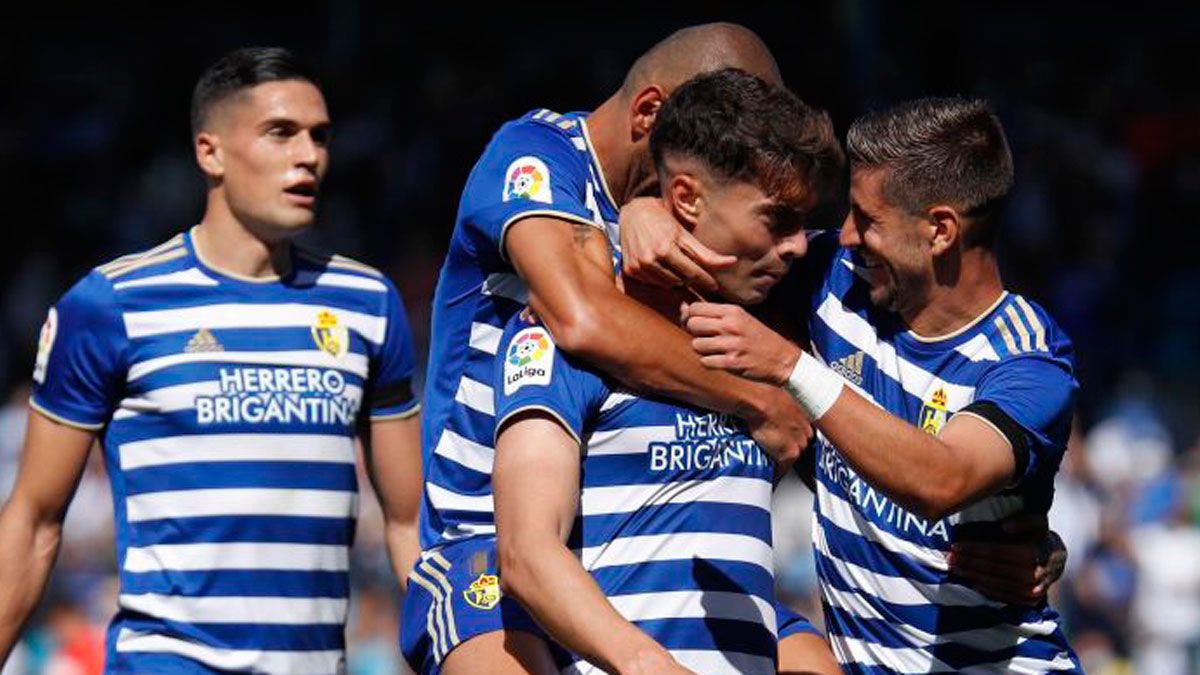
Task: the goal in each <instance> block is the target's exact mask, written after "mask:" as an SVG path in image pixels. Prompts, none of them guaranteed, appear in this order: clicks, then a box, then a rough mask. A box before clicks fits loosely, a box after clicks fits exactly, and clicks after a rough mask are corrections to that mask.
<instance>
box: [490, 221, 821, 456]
mask: <svg viewBox="0 0 1200 675" xmlns="http://www.w3.org/2000/svg"><path fill="white" fill-rule="evenodd" d="M505 249H506V251H507V254H508V256H509V258H510V260H511V261H512V263H513V266H514V267H515V268H516V269H517V272H518V273H519V274H520V275H521V277H522V278H523V279H524V280H525V281H526V283H527V284H528V286H529V289H530V304H531V305H532V306H533V308H534V310H535V311H536V312H537V314H538V316H539V317H540V318H541V320H542V321H543V322H545V324H546V326H547V328H549V329H550V332H551V333H552V334H553V335H554V337H555V341H556V342H557V344H558V345H559V347H560V348H561V349H562V350H563V351H565V352H567V353H569V354H572V355H575V356H577V357H579V358H581V359H583V360H585V361H587V362H588V363H591V364H592V365H594V366H595V367H597V368H599V369H600V370H602V371H603V372H605V373H607V374H609V375H610V376H612V377H614V378H616V379H618V380H620V381H621V382H622V383H624V384H625V385H627V386H629V387H631V388H633V389H635V390H637V391H641V392H650V393H654V394H658V395H662V396H667V397H670V398H674V399H679V400H683V401H687V402H689V403H692V404H694V405H698V406H701V407H704V408H709V409H713V410H717V411H720V412H726V413H732V414H736V415H738V416H740V417H742V418H743V419H745V420H746V421H747V422H748V423H749V424H750V427H751V431H752V432H753V434H754V437H755V439H756V440H758V441H759V443H760V444H762V445H763V446H764V447H765V448H766V449H767V450H768V451H770V452H771V453H772V454H773V455H774V456H776V458H783V459H788V458H794V457H796V456H797V455H798V454H799V451H800V449H801V448H803V447H804V445H805V443H806V442H807V439H808V438H809V436H810V435H811V429H810V427H809V425H808V423H807V421H806V420H805V419H804V417H803V415H802V413H801V412H800V411H799V409H798V408H797V407H796V406H795V405H794V403H793V402H792V401H791V400H789V399H788V397H787V396H786V395H784V396H781V395H780V394H781V393H782V392H780V391H779V390H778V389H777V388H775V387H769V386H763V385H762V384H759V383H755V382H750V381H747V380H745V379H743V378H740V377H736V376H733V375H729V374H726V373H719V372H713V371H712V370H709V369H707V368H705V367H703V366H702V365H701V363H700V361H699V359H698V358H697V357H696V355H695V353H693V351H692V349H691V346H690V340H689V337H688V335H687V334H686V333H685V332H684V331H683V330H681V329H680V328H679V327H678V326H676V325H673V324H672V323H671V322H669V321H667V320H666V319H664V318H663V317H662V316H660V315H659V314H657V313H655V312H654V311H652V310H650V309H648V308H646V307H645V306H643V305H642V304H640V303H639V302H637V301H636V300H633V299H631V298H629V297H627V296H625V295H624V294H623V293H621V292H620V290H618V289H617V287H616V285H615V284H614V281H613V276H612V264H611V255H610V253H609V250H608V245H607V241H606V240H605V238H604V235H603V234H602V233H601V232H600V231H599V230H598V229H596V228H594V227H592V226H590V225H587V224H583V223H577V222H570V221H566V220H560V219H555V218H548V217H536V216H535V217H529V218H526V219H523V220H520V221H518V222H516V223H515V224H513V225H512V226H511V228H510V230H509V232H508V234H507V236H506V239H505Z"/></svg>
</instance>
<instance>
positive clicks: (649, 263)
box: [620, 197, 737, 292]
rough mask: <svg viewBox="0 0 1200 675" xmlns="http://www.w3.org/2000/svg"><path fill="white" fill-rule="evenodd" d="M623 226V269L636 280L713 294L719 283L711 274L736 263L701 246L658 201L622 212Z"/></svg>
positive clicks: (639, 202) (636, 203)
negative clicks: (686, 287) (710, 271)
mask: <svg viewBox="0 0 1200 675" xmlns="http://www.w3.org/2000/svg"><path fill="white" fill-rule="evenodd" d="M620 222H621V228H620V229H621V260H622V265H623V268H624V273H625V274H627V275H629V276H630V277H632V278H634V279H639V280H641V281H644V282H646V283H650V284H655V285H657V286H663V287H665V288H672V287H675V286H681V285H686V286H689V287H692V288H695V289H697V290H702V291H710V292H711V291H715V290H717V281H716V279H714V278H713V276H712V274H710V273H709V270H716V269H722V268H725V267H729V266H730V265H732V264H734V263H736V262H737V257H735V256H729V255H719V254H717V253H714V252H713V251H712V250H711V249H709V248H708V247H707V246H705V245H704V244H701V243H700V241H699V240H697V239H696V238H695V237H693V236H692V234H691V233H690V232H688V231H687V230H685V229H683V227H681V226H680V225H679V222H678V221H676V220H675V217H674V216H672V215H671V212H670V211H668V210H667V207H666V206H665V205H664V204H663V203H662V200H661V199H658V198H656V197H638V198H637V199H634V200H631V201H630V202H629V203H628V204H626V205H625V206H624V207H623V208H622V209H621V218H620Z"/></svg>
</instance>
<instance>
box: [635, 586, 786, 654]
mask: <svg viewBox="0 0 1200 675" xmlns="http://www.w3.org/2000/svg"><path fill="white" fill-rule="evenodd" d="M747 602H748V603H749V602H750V601H749V599H747ZM768 621H769V620H768V619H767V617H763V622H762V623H751V622H749V621H734V620H730V619H714V618H707V619H658V620H654V621H635V622H634V625H636V626H637V627H638V628H641V629H642V630H643V631H645V632H646V633H647V634H649V635H650V637H652V638H654V641H655V642H657V643H659V644H661V645H662V646H664V647H666V648H667V649H699V650H708V651H718V652H736V653H739V654H752V655H754V656H764V657H766V658H769V659H773V658H775V650H776V647H777V642H776V639H775V636H774V635H773V634H772V633H771V629H770V627H769V622H768Z"/></svg>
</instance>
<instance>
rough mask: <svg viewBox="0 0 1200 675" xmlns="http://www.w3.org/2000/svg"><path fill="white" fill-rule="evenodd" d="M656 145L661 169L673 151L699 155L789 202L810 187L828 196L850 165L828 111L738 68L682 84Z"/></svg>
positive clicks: (717, 169) (716, 170) (665, 109)
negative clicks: (846, 163) (846, 164)
mask: <svg viewBox="0 0 1200 675" xmlns="http://www.w3.org/2000/svg"><path fill="white" fill-rule="evenodd" d="M650 150H651V153H652V154H653V157H654V163H655V165H656V166H657V167H658V171H659V173H660V174H662V173H665V164H664V161H665V159H666V157H667V156H668V155H682V156H686V157H691V158H694V159H696V160H698V161H699V162H701V163H702V164H703V165H704V166H705V167H706V168H707V169H708V170H709V171H711V172H712V173H713V174H714V176H715V177H716V178H718V179H723V180H741V181H746V182H749V183H753V184H754V185H757V186H758V188H759V189H761V190H762V191H763V192H764V193H765V194H767V195H768V196H770V197H771V198H773V199H775V200H777V201H780V202H782V203H785V204H788V203H798V202H800V201H801V200H803V199H804V197H805V195H806V193H807V194H815V196H816V197H817V199H818V200H823V199H824V198H826V197H828V196H829V195H830V193H831V192H833V191H834V190H835V189H836V188H837V186H838V185H840V183H841V179H842V172H843V168H844V166H845V156H844V155H843V153H842V147H841V144H840V143H839V142H838V139H837V135H836V134H835V133H834V131H833V124H832V123H831V122H830V120H829V114H828V113H826V112H825V111H824V110H820V109H818V108H814V107H812V106H809V105H807V104H806V103H804V102H803V101H801V100H800V99H799V98H797V97H796V95H795V94H793V93H792V92H790V91H788V90H787V89H786V88H784V87H780V86H774V85H772V84H770V83H768V82H766V81H765V80H763V79H761V78H759V77H756V76H754V75H751V74H749V73H747V72H745V71H743V70H739V69H737V68H725V69H723V70H717V71H714V72H711V73H705V74H703V75H698V76H696V77H693V78H692V79H690V80H688V81H687V82H685V83H684V84H683V85H681V86H680V87H679V88H678V89H676V90H675V92H674V93H673V94H671V96H670V98H668V99H667V102H666V103H664V104H663V106H662V109H660V110H659V111H658V116H657V119H656V121H655V123H654V129H653V131H651V134H650Z"/></svg>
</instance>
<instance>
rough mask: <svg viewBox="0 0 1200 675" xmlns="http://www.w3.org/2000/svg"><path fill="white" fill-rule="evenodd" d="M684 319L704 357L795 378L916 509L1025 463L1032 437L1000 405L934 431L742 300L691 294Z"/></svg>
mask: <svg viewBox="0 0 1200 675" xmlns="http://www.w3.org/2000/svg"><path fill="white" fill-rule="evenodd" d="M686 324H687V327H688V330H689V331H690V332H691V333H692V334H693V335H694V336H695V339H694V341H693V346H694V348H695V349H696V351H697V352H698V353H700V354H701V355H702V361H703V362H704V363H705V364H706V365H708V366H709V367H712V368H719V369H724V370H729V371H732V372H735V373H739V374H742V375H744V376H746V377H751V378H754V379H757V380H760V381H763V382H770V383H773V384H775V385H778V386H780V387H784V386H788V387H790V388H791V389H792V392H793V396H796V397H797V399H798V400H800V401H801V403H802V404H803V405H804V406H805V407H806V409H809V410H810V411H811V412H816V413H819V419H818V420H816V421H815V422H814V423H815V424H816V426H817V428H818V429H820V430H821V431H822V433H824V434H825V436H826V437H828V438H829V440H830V442H831V443H832V444H833V445H835V446H837V448H838V450H839V451H840V452H841V453H842V455H843V456H844V457H845V458H846V460H847V461H848V462H849V463H850V464H851V466H853V467H854V469H855V471H857V472H858V474H859V475H860V476H862V477H863V478H864V479H866V480H867V481H868V482H869V483H871V484H872V485H873V486H875V487H877V488H879V489H880V490H882V491H883V492H885V493H887V494H888V495H889V496H890V497H892V499H894V500H896V502H897V503H899V504H901V505H902V506H904V507H905V508H906V509H908V510H910V511H912V512H913V513H916V514H919V515H921V516H924V517H926V518H930V519H939V518H942V517H945V516H947V515H949V514H951V513H954V512H956V511H959V510H961V509H962V508H963V507H964V506H966V505H968V504H970V503H972V502H974V501H977V500H979V499H981V498H983V497H985V496H987V495H990V494H993V493H995V492H997V491H999V490H1001V489H1003V488H1005V487H1007V486H1010V485H1012V484H1014V483H1015V482H1017V481H1018V480H1019V479H1020V478H1022V477H1023V475H1024V473H1025V471H1026V469H1027V467H1028V466H1029V462H1030V461H1031V459H1030V456H1029V447H1028V444H1026V443H1022V444H1020V445H1014V442H1013V440H1012V439H1013V438H1015V437H1019V436H1021V433H1020V430H1016V431H1011V430H1006V427H1008V426H1009V424H1010V423H1012V422H1011V420H1008V421H1006V420H1005V415H1004V414H1003V412H1002V411H999V410H998V409H997V408H996V406H991V408H988V407H986V406H984V407H981V408H980V409H979V410H974V411H972V412H974V413H975V414H958V415H955V416H954V417H953V418H952V419H951V420H950V421H949V422H948V423H947V424H946V426H945V427H944V428H943V429H942V430H941V433H939V434H938V435H937V436H933V435H930V434H927V433H925V432H924V431H922V430H920V429H918V428H917V427H915V426H913V425H912V424H909V423H908V422H906V421H904V420H901V419H900V418H898V417H896V416H894V415H892V414H890V413H888V412H887V411H886V410H883V409H882V408H879V407H878V406H876V405H874V404H873V403H872V402H870V401H868V400H867V399H865V398H863V397H862V396H860V395H859V394H857V393H856V392H854V391H852V390H851V389H850V388H849V387H845V386H843V384H842V380H841V379H839V378H838V376H837V375H836V374H835V373H833V372H832V371H829V370H828V369H826V368H825V367H824V366H823V365H822V364H820V363H819V362H817V361H816V360H815V359H813V358H812V357H811V356H807V354H804V352H802V351H801V350H800V348H799V347H797V346H796V345H794V344H792V343H791V342H789V341H787V340H785V339H784V338H782V337H781V336H779V335H778V334H777V333H775V332H774V331H772V330H771V329H769V328H767V327H766V326H764V325H763V324H762V323H761V322H759V321H758V320H756V319H754V318H753V317H751V316H750V315H749V314H747V313H746V312H745V310H743V309H742V308H740V307H736V306H732V305H720V304H713V303H695V304H692V305H690V306H689V307H688V309H687V318H686ZM802 355H803V357H804V358H805V361H803V362H802V363H801V358H802ZM798 363H800V367H799V368H797V364H798ZM793 371H796V372H795V374H793ZM814 384H816V385H817V386H813V385H814ZM798 385H799V386H798Z"/></svg>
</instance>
